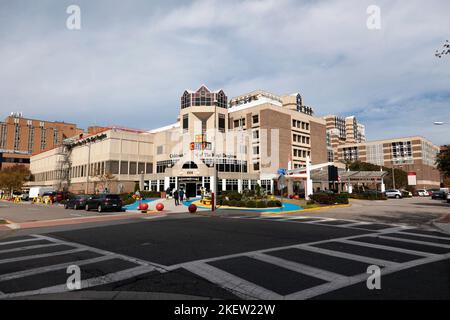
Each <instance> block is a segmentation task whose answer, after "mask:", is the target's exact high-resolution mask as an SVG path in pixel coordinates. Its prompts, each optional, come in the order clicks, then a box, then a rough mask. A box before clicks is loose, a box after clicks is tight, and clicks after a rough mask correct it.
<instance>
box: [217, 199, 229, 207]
mask: <svg viewBox="0 0 450 320" xmlns="http://www.w3.org/2000/svg"><path fill="white" fill-rule="evenodd" d="M219 204H220V205H222V206H229V205H230V201H228V200H220V203H219Z"/></svg>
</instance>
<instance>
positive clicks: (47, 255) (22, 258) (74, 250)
mask: <svg viewBox="0 0 450 320" xmlns="http://www.w3.org/2000/svg"><path fill="white" fill-rule="evenodd" d="M80 251H86V249H80V248H77V249H71V250H64V251H57V252H52V253H43V254H36V255H31V256H25V257H17V258H10V259H4V260H0V264H3V263H9V262H17V261H25V260H31V259H38V258H46V257H53V256H59V255H63V254H69V253H75V252H80Z"/></svg>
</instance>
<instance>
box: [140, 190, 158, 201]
mask: <svg viewBox="0 0 450 320" xmlns="http://www.w3.org/2000/svg"><path fill="white" fill-rule="evenodd" d="M140 193H141V197H143V198H146V199H148V198H161V192H159V191H141V192H140Z"/></svg>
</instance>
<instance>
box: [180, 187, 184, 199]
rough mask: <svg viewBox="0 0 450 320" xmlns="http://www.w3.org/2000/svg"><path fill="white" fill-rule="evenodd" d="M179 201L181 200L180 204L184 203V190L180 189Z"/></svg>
mask: <svg viewBox="0 0 450 320" xmlns="http://www.w3.org/2000/svg"><path fill="white" fill-rule="evenodd" d="M180 200H181V202H183V201H184V190H183V189H180Z"/></svg>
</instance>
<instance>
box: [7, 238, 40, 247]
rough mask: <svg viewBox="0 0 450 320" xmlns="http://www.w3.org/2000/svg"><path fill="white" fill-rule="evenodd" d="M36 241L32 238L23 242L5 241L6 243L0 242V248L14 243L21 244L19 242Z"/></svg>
mask: <svg viewBox="0 0 450 320" xmlns="http://www.w3.org/2000/svg"><path fill="white" fill-rule="evenodd" d="M37 240H38V239H36V238H32V239H24V240H14V241H7V242H0V246H4V245H7V244H14V243H21V242H28V241H37Z"/></svg>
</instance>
